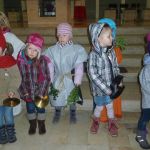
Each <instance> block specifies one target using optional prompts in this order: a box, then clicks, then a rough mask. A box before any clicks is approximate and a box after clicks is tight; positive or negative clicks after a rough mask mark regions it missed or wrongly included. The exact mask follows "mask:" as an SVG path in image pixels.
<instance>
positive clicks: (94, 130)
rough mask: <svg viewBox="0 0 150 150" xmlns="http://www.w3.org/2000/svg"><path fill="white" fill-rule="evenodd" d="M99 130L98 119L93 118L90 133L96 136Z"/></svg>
mask: <svg viewBox="0 0 150 150" xmlns="http://www.w3.org/2000/svg"><path fill="white" fill-rule="evenodd" d="M98 129H99V118H93V122H92V126H91V128H90V131H91V133H92V134H96V133H97V132H98Z"/></svg>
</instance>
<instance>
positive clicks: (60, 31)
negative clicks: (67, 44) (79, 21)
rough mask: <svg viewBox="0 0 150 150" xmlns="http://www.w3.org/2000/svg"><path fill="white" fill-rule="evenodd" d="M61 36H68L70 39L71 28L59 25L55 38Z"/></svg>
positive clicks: (64, 24)
mask: <svg viewBox="0 0 150 150" xmlns="http://www.w3.org/2000/svg"><path fill="white" fill-rule="evenodd" d="M62 34H69V36H70V38H72V27H71V25H70V24H69V23H60V24H59V25H58V26H57V36H59V35H62Z"/></svg>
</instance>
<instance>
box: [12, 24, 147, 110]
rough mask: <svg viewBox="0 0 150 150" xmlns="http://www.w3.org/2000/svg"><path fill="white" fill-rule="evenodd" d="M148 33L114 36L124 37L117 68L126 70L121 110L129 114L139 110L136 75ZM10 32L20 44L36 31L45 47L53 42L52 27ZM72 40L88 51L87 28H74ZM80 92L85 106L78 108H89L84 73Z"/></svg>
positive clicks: (131, 30)
mask: <svg viewBox="0 0 150 150" xmlns="http://www.w3.org/2000/svg"><path fill="white" fill-rule="evenodd" d="M149 31H150V28H148V27H120V28H118V30H117V36H120V37H124V38H125V40H126V42H127V46H126V50H124V51H123V52H122V53H123V62H122V64H121V65H120V67H125V68H126V70H127V72H126V73H122V74H123V75H124V84H125V90H124V92H123V94H122V96H121V97H122V109H123V111H128V112H139V111H140V98H141V96H140V89H139V84H138V73H139V71H140V69H141V66H142V65H141V64H142V58H143V55H144V53H145V49H144V45H145V44H144V36H145V35H146V34H147V33H148V32H149ZM13 32H14V33H15V34H16V35H17V36H18V37H19V38H20V39H21V40H23V41H25V40H26V37H27V35H28V34H29V33H31V32H39V33H41V34H42V35H43V36H44V38H45V48H47V47H49V46H51V45H53V44H54V43H55V42H56V38H55V28H16V29H13ZM73 35H74V38H73V41H74V42H75V43H79V44H81V45H82V46H84V47H85V49H86V51H87V52H89V51H90V44H89V40H88V36H87V28H74V29H73ZM81 90H82V93H83V97H84V99H85V100H84V105H83V106H79V107H78V108H79V109H89V110H91V109H92V103H93V102H92V96H91V94H90V88H89V81H88V78H87V75H86V73H84V78H83V84H82V86H81Z"/></svg>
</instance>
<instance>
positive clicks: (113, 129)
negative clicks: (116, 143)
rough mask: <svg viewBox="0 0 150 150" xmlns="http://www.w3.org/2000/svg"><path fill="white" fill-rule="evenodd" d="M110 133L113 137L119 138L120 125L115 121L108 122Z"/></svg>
mask: <svg viewBox="0 0 150 150" xmlns="http://www.w3.org/2000/svg"><path fill="white" fill-rule="evenodd" d="M108 131H109V133H110V135H111V136H113V137H114V136H118V125H117V122H116V120H115V119H109V120H108Z"/></svg>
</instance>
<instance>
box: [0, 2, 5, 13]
mask: <svg viewBox="0 0 150 150" xmlns="http://www.w3.org/2000/svg"><path fill="white" fill-rule="evenodd" d="M0 11H4V0H0Z"/></svg>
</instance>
